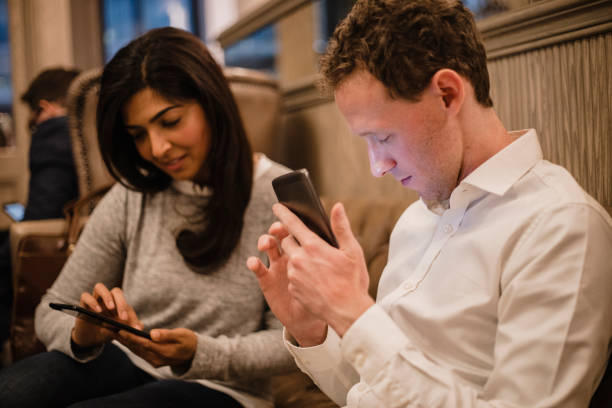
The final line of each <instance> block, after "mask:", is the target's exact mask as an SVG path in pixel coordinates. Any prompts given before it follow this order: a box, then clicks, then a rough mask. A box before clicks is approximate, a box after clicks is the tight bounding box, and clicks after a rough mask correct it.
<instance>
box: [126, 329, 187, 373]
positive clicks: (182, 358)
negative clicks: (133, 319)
mask: <svg viewBox="0 0 612 408" xmlns="http://www.w3.org/2000/svg"><path fill="white" fill-rule="evenodd" d="M115 339H116V340H117V341H119V342H120V343H121V344H123V345H125V346H126V347H128V348H129V349H130V350H132V351H133V352H134V353H135V354H137V355H138V356H140V357H142V358H143V359H145V360H146V361H148V362H149V363H150V364H151V365H152V366H153V367H161V366H165V365H169V366H179V365H184V364H191V361H192V360H193V356H194V355H195V352H196V348H197V346H198V338H197V336H196V334H195V333H194V332H193V331H191V330H189V329H183V328H179V329H153V330H151V339H152V340H149V339H146V338H144V337H140V336H137V335H135V334H132V333H130V332H127V331H125V330H120V331H119V333H117V334H116V335H115Z"/></svg>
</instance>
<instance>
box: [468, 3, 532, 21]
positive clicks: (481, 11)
mask: <svg viewBox="0 0 612 408" xmlns="http://www.w3.org/2000/svg"><path fill="white" fill-rule="evenodd" d="M538 1H539V0H463V4H465V5H466V6H467V7H468V8H469V9H470V10H472V13H474V16H475V17H476V20H479V19H481V18H485V17H489V16H492V15H494V14H498V13H502V12H504V11H508V10H512V9H516V8H520V7H522V6H525V5H527V4H531V3H536V2H538Z"/></svg>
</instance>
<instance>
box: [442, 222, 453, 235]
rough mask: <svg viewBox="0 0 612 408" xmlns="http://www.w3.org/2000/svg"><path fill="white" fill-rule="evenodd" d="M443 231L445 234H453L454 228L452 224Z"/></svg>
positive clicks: (447, 225)
mask: <svg viewBox="0 0 612 408" xmlns="http://www.w3.org/2000/svg"><path fill="white" fill-rule="evenodd" d="M442 230H443V231H444V233H445V234H450V233H451V232H453V226H452V225H450V224H446V225H445V226H444V228H443V229H442Z"/></svg>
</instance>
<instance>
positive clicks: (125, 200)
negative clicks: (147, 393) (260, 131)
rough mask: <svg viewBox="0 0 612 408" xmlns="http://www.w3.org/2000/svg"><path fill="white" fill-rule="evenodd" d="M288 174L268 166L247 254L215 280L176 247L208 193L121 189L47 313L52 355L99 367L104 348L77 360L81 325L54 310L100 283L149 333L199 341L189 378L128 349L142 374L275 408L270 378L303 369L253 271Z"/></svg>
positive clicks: (43, 311) (180, 188)
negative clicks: (173, 332) (171, 331)
mask: <svg viewBox="0 0 612 408" xmlns="http://www.w3.org/2000/svg"><path fill="white" fill-rule="evenodd" d="M286 171H287V169H286V168H284V167H282V166H280V165H278V164H276V163H273V162H272V161H270V160H269V159H267V158H266V157H265V156H262V157H261V158H260V160H259V162H258V165H257V170H256V172H255V173H256V174H255V181H254V183H253V193H252V198H251V201H250V203H249V205H248V207H247V210H246V213H245V215H244V227H243V230H242V236H241V238H240V241H239V243H238V246H237V247H236V249H235V250H234V252H233V254H232V255H231V256H230V258H229V260H228V261H227V263H226V264H225V265H224V266H222V267H221V268H219V269H217V270H214V271H210V272H206V273H201V272H198V271H197V270H194V269H192V268H190V267H189V266H188V265H187V264H186V263H185V262H184V260H183V258H182V256H181V255H180V253H179V252H178V250H177V248H176V244H175V237H176V235H177V233H178V232H179V231H181V230H182V229H183V228H184V227H186V226H187V227H188V226H190V221H192V220H193V219H194V217H196V216H197V214H199V213H200V207H199V206H200V205H201V203H202V202H203V200H207V197H206V196H207V194H206V193H203V192H200V193H197V192H196V191H194V189H193V188H192V186H193V185H192V184H191V183H187V184H189V188H186V185H185V184H186V183H185V182H179V183H176V182H175V183H174V184H173V185H172V186H171V187H169V188H168V189H166V190H165V191H163V192H160V193H156V194H153V195H151V194H147V195H145V194H142V193H138V192H134V191H131V190H128V189H126V188H125V187H123V186H121V185H119V184H117V185H115V186H114V187H113V188H112V189H111V190H110V191H109V193H107V195H106V196H105V197H104V198H103V199H102V200H101V201H100V203H99V204H98V206H97V207H96V208H95V210H94V213H93V214H92V216H91V217H90V219H89V221H88V222H87V224H86V227H85V229H84V230H83V233H82V234H81V237H80V238H79V241H78V244H77V246H76V248H75V251H74V253H73V254H72V256H71V257H70V258H69V259H68V261H67V263H66V265H65V266H64V269H63V270H62V272H61V274H60V276H59V277H58V279H57V280H56V281H55V283H54V284H53V286H52V287H51V288H50V289H49V290H48V291H47V293H46V294H45V296H44V297H43V299H42V301H41V304H40V305H39V306H38V308H37V310H36V321H35V326H36V334H37V335H38V337H39V338H40V339H41V341H42V342H43V343H44V344H45V345H46V346H47V349H49V350H51V349H56V350H60V351H62V352H64V353H66V354H68V355H70V356H72V357H73V358H75V359H77V360H80V361H88V360H91V359H93V358H96V357H97V356H98V355H99V354H100V352H101V351H102V349H101V348H100V349H99V350H95V351H94V352H93V353H92V355H90V356H87V358H77V357H76V356H75V355H74V353H73V352H72V349H71V346H70V332H71V329H72V327H73V325H74V318H73V317H71V316H68V315H66V314H64V313H61V312H58V311H55V310H52V309H50V308H49V306H48V303H49V302H61V303H75V304H78V302H79V299H80V295H81V293H82V292H91V291H92V289H93V287H94V285H95V284H96V283H97V282H102V283H103V284H105V285H106V286H107V287H108V288H109V289H111V288H113V287H115V286H117V287H121V288H122V290H123V292H124V294H125V297H126V300H127V301H128V303H130V304H131V305H132V306H133V307H134V310H135V311H136V313H137V315H138V317H139V319H140V320H141V322H142V323H143V324H144V326H145V329H147V330H151V329H153V328H177V327H185V328H189V329H191V330H193V331H194V332H195V333H196V334H197V336H198V345H197V351H196V354H195V357H194V359H193V362H192V364H191V366H190V367H189V368H186V370H183V371H182V372H181V371H179V370H177V369H174V370H171V369H170V368H169V367H162V368H160V369H154V368H153V367H152V366H150V365H149V364H148V363H146V362H145V361H144V360H142V359H140V358H139V357H137V356H136V355H134V354H133V353H132V352H131V351H129V350H128V349H127V348H123V347H122V348H123V349H124V350H125V351H126V353H127V355H128V356H129V357H130V358H131V359H132V361H133V362H134V363H135V364H136V365H138V366H139V367H141V368H142V369H144V370H145V371H147V372H149V373H151V374H152V375H154V376H156V377H158V378H180V379H198V380H200V381H199V382H201V383H203V384H206V385H207V386H209V387H212V388H216V389H220V390H222V391H224V392H226V393H228V394H230V395H232V396H233V397H234V398H236V399H238V400H239V401H240V402H242V403H243V404H244V405H246V406H251V407H260V406H267V404H266V403H265V402H263V400H266V399H268V395H267V388H266V387H265V382H266V381H265V378H266V377H267V376H269V375H272V374H275V373H281V372H286V371H288V370H291V369H292V368H293V367H294V365H293V359H292V358H291V357H290V356H289V354H288V352H287V351H286V350H285V348H284V346H283V344H282V339H281V330H280V327H281V325H280V323H279V322H278V320H277V319H276V318H275V317H274V316H273V315H272V313H271V312H270V311H269V310H267V309H266V304H265V299H264V297H263V295H262V293H261V291H260V289H259V286H258V284H257V280H256V278H255V277H254V275H253V274H252V272H250V271H249V270H248V269H247V268H246V266H245V262H246V259H247V257H248V256H250V255H257V254H259V253H258V251H257V239H258V237H259V235H261V234H262V233H264V232H266V231H267V229H268V227H269V226H270V224H271V223H272V222H273V221H274V220H275V218H274V214H273V213H272V210H271V207H272V204H273V203H274V202H276V199H275V196H274V192H273V190H272V188H271V180H272V179H273V178H274V177H276V176H278V175H280V174H283V173H285V172H286ZM259 255H262V254H259ZM264 256H265V255H264ZM116 344H118V343H116ZM80 357H82V356H80ZM202 380H203V381H202ZM236 391H237V392H236ZM254 396H257V397H256V398H252V397H254ZM260 398H262V399H263V400H260Z"/></svg>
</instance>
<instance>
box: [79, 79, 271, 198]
mask: <svg viewBox="0 0 612 408" xmlns="http://www.w3.org/2000/svg"><path fill="white" fill-rule="evenodd" d="M101 73H102V70H101V69H93V70H89V71H85V72H83V73H81V74H80V75H79V76H78V77H77V78H76V79H75V80H74V82H73V83H72V85H71V87H70V89H69V92H68V97H67V105H68V116H69V121H70V134H71V138H72V147H73V152H74V159H75V165H76V169H77V173H78V182H79V195H80V196H81V197H83V196H85V195H87V194H88V193H90V192H92V191H94V190H96V189H98V188H100V187H102V186H104V185H107V184H110V183H112V181H113V179H112V177H111V176H110V174H109V173H108V171H107V170H106V167H105V165H104V162H103V161H102V156H101V155H100V149H99V147H98V140H97V132H96V107H97V102H98V92H99V89H100V76H101ZM224 73H225V75H226V78H227V80H228V82H229V85H230V88H231V90H232V92H233V94H234V97H235V99H236V102H237V104H238V109H239V111H240V115H241V117H242V121H243V123H244V126H245V128H246V132H247V136H248V138H249V141H250V142H251V146H252V148H253V151H256V152H262V153H264V154H266V155H271V154H273V151H274V138H275V135H276V133H277V131H278V125H279V122H280V92H279V89H278V85H277V83H276V80H275V79H273V78H272V77H271V76H269V75H267V74H265V73H262V72H259V71H254V70H250V69H244V68H224Z"/></svg>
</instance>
